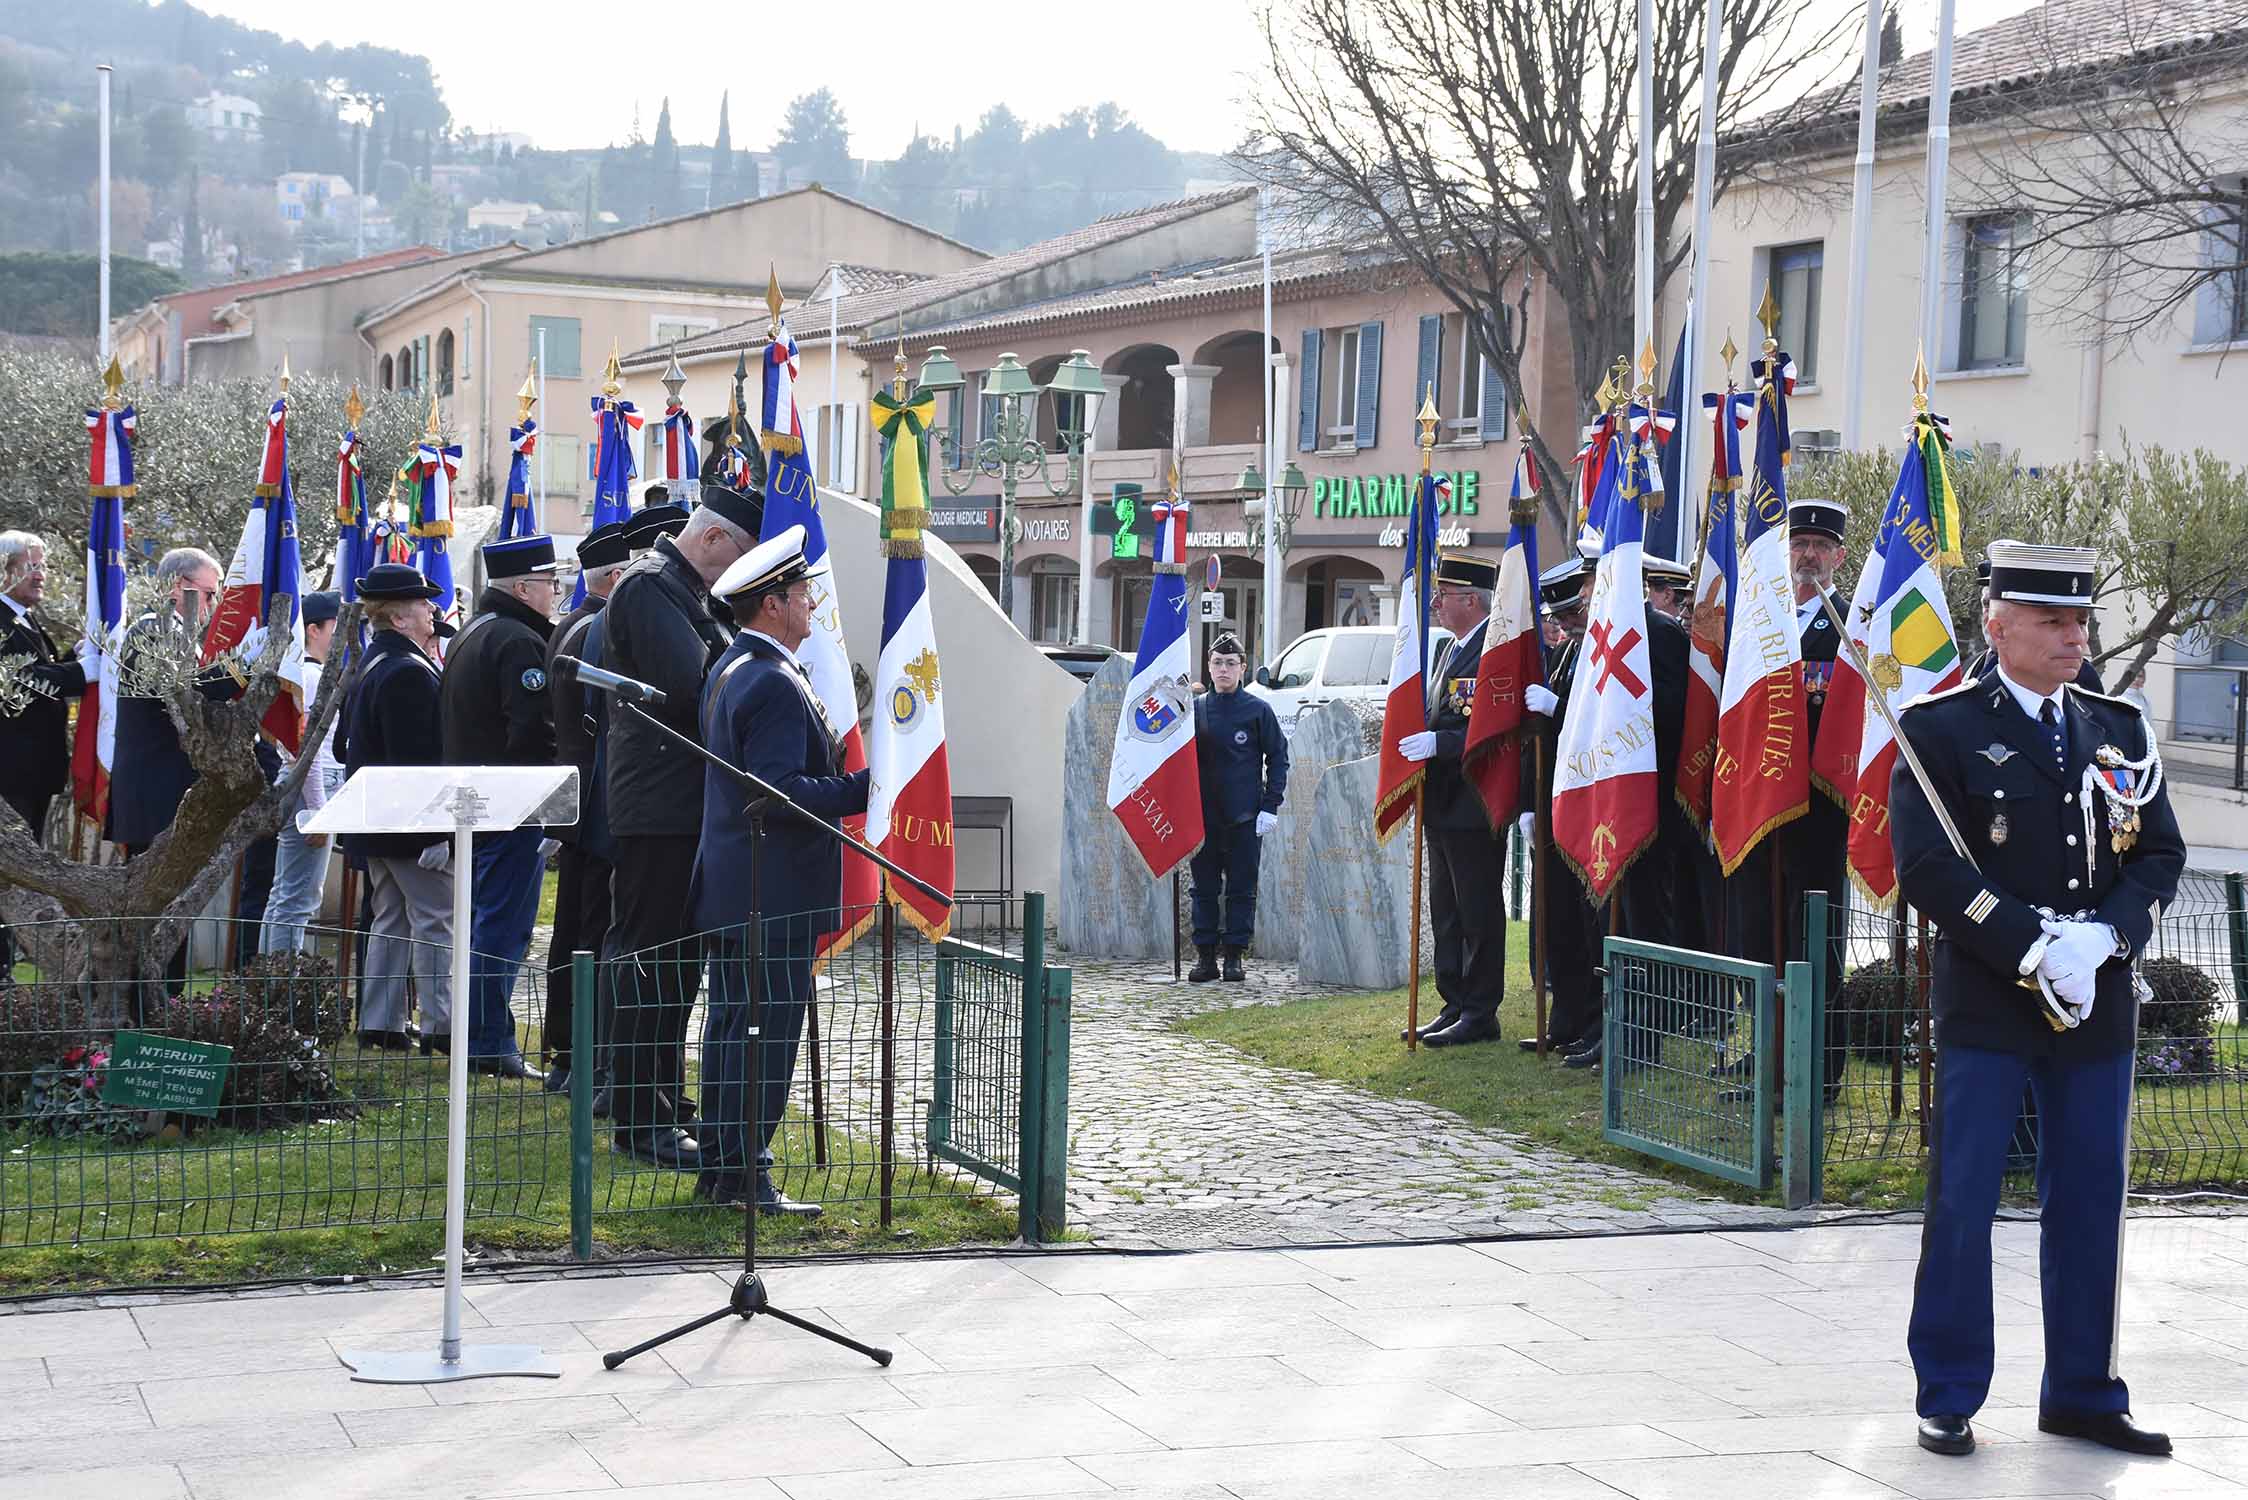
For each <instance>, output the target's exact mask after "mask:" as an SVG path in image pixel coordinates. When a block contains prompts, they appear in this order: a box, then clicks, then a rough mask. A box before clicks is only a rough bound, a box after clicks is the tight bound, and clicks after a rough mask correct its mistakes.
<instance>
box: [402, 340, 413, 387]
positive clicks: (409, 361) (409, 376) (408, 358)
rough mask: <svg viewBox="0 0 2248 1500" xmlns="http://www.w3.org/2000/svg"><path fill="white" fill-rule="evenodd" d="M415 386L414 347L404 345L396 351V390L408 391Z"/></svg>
mask: <svg viewBox="0 0 2248 1500" xmlns="http://www.w3.org/2000/svg"><path fill="white" fill-rule="evenodd" d="M414 386H415V371H414V346H413V345H412V344H404V345H401V346H400V347H399V350H398V389H400V390H402V391H410V390H412V389H413V388H414Z"/></svg>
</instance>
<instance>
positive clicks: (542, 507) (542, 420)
mask: <svg viewBox="0 0 2248 1500" xmlns="http://www.w3.org/2000/svg"><path fill="white" fill-rule="evenodd" d="M549 420H551V419H550V418H549V417H548V416H547V414H546V330H545V329H544V328H541V329H540V330H539V424H540V426H542V427H543V426H544V425H545V424H546V423H547V422H548V421H549ZM553 446H554V444H553V443H552V442H551V441H548V442H544V443H541V444H539V504H538V509H537V510H536V511H535V512H533V514H532V521H533V523H534V524H535V525H536V526H537V527H538V529H539V532H540V534H541V535H545V534H546V450H547V449H549V448H551V447H553Z"/></svg>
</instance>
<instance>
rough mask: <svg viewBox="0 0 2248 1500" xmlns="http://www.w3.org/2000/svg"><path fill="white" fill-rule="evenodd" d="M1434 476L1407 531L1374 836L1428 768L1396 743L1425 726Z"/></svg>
mask: <svg viewBox="0 0 2248 1500" xmlns="http://www.w3.org/2000/svg"><path fill="white" fill-rule="evenodd" d="M1438 503H1439V496H1438V494H1437V490H1436V481H1435V479H1434V478H1433V477H1432V476H1431V475H1428V474H1425V473H1424V474H1422V475H1421V478H1420V484H1419V486H1418V487H1417V488H1416V489H1415V490H1414V491H1413V511H1412V516H1411V519H1410V521H1409V522H1408V524H1407V527H1406V533H1405V572H1404V575H1403V576H1402V577H1401V578H1400V579H1399V580H1398V589H1397V639H1396V641H1395V643H1394V644H1393V645H1392V646H1391V648H1390V654H1389V696H1388V697H1387V698H1385V699H1384V700H1383V701H1382V750H1381V762H1380V764H1379V765H1378V766H1377V767H1376V768H1375V780H1374V836H1375V837H1376V838H1378V839H1383V840H1386V839H1388V838H1389V836H1390V835H1391V834H1393V833H1395V832H1396V831H1397V830H1398V829H1399V828H1400V827H1401V826H1403V824H1404V822H1405V814H1407V813H1408V812H1411V811H1412V810H1413V809H1414V807H1416V806H1417V805H1418V804H1419V800H1420V799H1419V795H1418V794H1419V792H1420V789H1421V778H1422V777H1423V776H1424V775H1425V774H1426V767H1425V766H1424V765H1423V764H1422V763H1421V762H1420V761H1415V760H1407V759H1406V758H1405V755H1404V752H1402V751H1400V750H1399V749H1398V748H1397V742H1398V741H1399V740H1402V739H1404V738H1405V736H1407V735H1409V734H1419V733H1420V732H1421V731H1423V730H1425V729H1427V728H1428V694H1427V688H1426V683H1427V682H1428V586H1429V579H1430V577H1431V576H1432V575H1433V574H1434V573H1435V571H1436V511H1437V506H1438Z"/></svg>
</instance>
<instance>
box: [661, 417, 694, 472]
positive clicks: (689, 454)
mask: <svg viewBox="0 0 2248 1500" xmlns="http://www.w3.org/2000/svg"><path fill="white" fill-rule="evenodd" d="M701 473H702V457H701V455H699V454H698V453H696V452H695V419H694V418H693V417H690V416H688V415H687V408H686V407H684V406H681V405H679V404H678V403H676V402H674V403H672V404H671V405H669V406H666V407H665V408H664V413H663V478H664V481H665V482H666V483H668V484H678V483H679V482H680V481H681V480H686V479H693V478H695V477H696V476H697V475H699V474H701Z"/></svg>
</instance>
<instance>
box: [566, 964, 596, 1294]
mask: <svg viewBox="0 0 2248 1500" xmlns="http://www.w3.org/2000/svg"><path fill="white" fill-rule="evenodd" d="M596 1010H597V1007H596V1005H595V1001H594V995H593V955H592V954H590V953H588V952H586V951H585V950H584V949H583V948H580V949H579V950H578V951H577V952H575V953H572V954H571V955H570V1253H571V1254H572V1255H575V1256H576V1257H577V1258H578V1259H579V1260H591V1259H593V1022H594V1018H595V1015H596Z"/></svg>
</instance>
